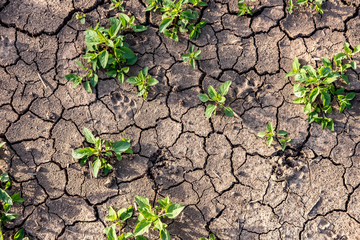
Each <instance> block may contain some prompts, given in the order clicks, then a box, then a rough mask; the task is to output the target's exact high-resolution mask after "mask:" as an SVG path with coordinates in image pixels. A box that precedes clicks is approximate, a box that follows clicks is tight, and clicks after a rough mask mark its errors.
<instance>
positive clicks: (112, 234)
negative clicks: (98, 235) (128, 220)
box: [106, 224, 117, 240]
mask: <svg viewBox="0 0 360 240" xmlns="http://www.w3.org/2000/svg"><path fill="white" fill-rule="evenodd" d="M115 227H116V226H115V224H113V225H111V227H110V229H108V230H109V231H108V233H107V234H108V236H107V239H106V240H117V234H116V230H115Z"/></svg>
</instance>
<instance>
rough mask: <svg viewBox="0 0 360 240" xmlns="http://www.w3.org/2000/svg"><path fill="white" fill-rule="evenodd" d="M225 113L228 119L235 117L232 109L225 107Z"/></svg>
mask: <svg viewBox="0 0 360 240" xmlns="http://www.w3.org/2000/svg"><path fill="white" fill-rule="evenodd" d="M224 112H225V115H226V116H228V117H233V116H234V112H233V110H232V109H231V108H230V107H225V108H224Z"/></svg>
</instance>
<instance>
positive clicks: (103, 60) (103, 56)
mask: <svg viewBox="0 0 360 240" xmlns="http://www.w3.org/2000/svg"><path fill="white" fill-rule="evenodd" d="M108 60H109V52H108V51H106V50H103V51H101V52H100V54H99V61H100V65H101V67H103V68H106V65H107V63H108Z"/></svg>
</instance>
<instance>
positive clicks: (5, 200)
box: [0, 143, 24, 240]
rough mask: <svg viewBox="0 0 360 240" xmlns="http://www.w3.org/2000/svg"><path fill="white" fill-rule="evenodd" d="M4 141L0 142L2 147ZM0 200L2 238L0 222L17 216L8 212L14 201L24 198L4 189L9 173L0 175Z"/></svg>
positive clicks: (6, 185) (8, 179)
mask: <svg viewBox="0 0 360 240" xmlns="http://www.w3.org/2000/svg"><path fill="white" fill-rule="evenodd" d="M3 145H4V143H1V144H0V147H2V146H3ZM0 185H1V187H0V202H1V203H2V206H3V209H2V210H0V240H2V239H4V237H3V234H2V230H1V224H2V223H3V222H10V221H12V220H14V219H15V218H17V217H18V214H15V213H10V209H11V207H12V206H13V205H14V203H22V202H24V199H22V198H21V197H20V195H19V193H15V194H13V195H11V196H10V195H9V194H8V193H7V192H6V190H7V189H8V188H9V187H10V186H11V181H10V178H9V175H8V174H7V173H3V174H1V175H0Z"/></svg>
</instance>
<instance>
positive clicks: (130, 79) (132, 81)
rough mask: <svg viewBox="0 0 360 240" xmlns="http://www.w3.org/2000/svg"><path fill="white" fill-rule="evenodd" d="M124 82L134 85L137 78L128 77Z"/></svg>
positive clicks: (136, 82)
mask: <svg viewBox="0 0 360 240" xmlns="http://www.w3.org/2000/svg"><path fill="white" fill-rule="evenodd" d="M126 82H128V83H130V84H132V85H135V86H136V85H137V84H138V82H139V80H138V78H137V77H129V78H128V79H126Z"/></svg>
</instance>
